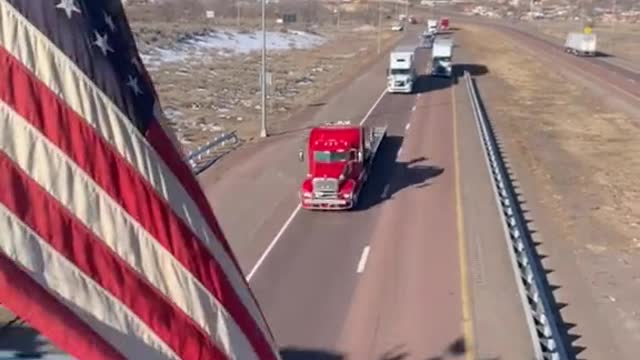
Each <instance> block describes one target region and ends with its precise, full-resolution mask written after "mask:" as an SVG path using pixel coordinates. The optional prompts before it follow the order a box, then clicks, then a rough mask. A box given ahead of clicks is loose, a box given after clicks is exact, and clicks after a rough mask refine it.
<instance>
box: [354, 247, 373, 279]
mask: <svg viewBox="0 0 640 360" xmlns="http://www.w3.org/2000/svg"><path fill="white" fill-rule="evenodd" d="M370 250H371V248H370V247H369V245H367V246H365V247H364V249H363V250H362V255H361V256H360V261H359V262H358V269H357V272H358V274H362V273H363V272H364V268H365V266H367V259H368V258H369V251H370Z"/></svg>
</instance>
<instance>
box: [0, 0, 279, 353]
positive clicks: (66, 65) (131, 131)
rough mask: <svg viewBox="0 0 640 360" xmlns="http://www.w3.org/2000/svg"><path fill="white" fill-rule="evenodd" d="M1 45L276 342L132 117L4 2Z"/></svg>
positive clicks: (238, 275)
mask: <svg viewBox="0 0 640 360" xmlns="http://www.w3.org/2000/svg"><path fill="white" fill-rule="evenodd" d="M0 45H2V46H4V47H5V48H6V49H7V50H8V51H9V52H10V53H12V54H13V56H14V57H16V58H17V59H18V60H19V61H20V62H22V63H23V64H24V65H25V66H26V67H27V68H28V69H29V70H30V71H32V72H33V73H34V74H35V75H36V76H37V77H38V78H39V79H40V80H41V81H42V82H43V83H44V84H46V85H47V86H48V87H49V88H50V89H51V90H52V91H53V92H54V93H56V94H58V95H59V96H60V97H62V98H63V99H65V101H66V103H67V104H68V106H69V107H70V108H71V109H73V111H75V112H76V113H78V114H79V115H80V116H81V117H82V118H83V119H85V120H86V121H87V123H88V124H89V125H90V126H91V127H93V128H94V129H95V131H96V132H97V133H98V134H100V135H101V136H102V137H103V138H104V139H106V140H107V142H108V143H109V144H110V145H111V146H112V147H113V148H114V149H116V150H117V151H118V152H119V153H120V154H121V155H122V156H123V157H124V158H125V159H126V160H127V161H128V162H129V163H130V164H131V165H132V166H133V167H134V168H135V169H136V170H137V171H138V172H139V173H140V174H141V175H142V176H143V177H144V178H145V179H146V180H147V181H148V182H149V184H151V186H152V187H153V188H154V189H155V191H156V192H157V193H158V194H159V195H160V196H161V197H162V198H163V199H165V200H166V202H167V204H168V205H169V206H170V207H171V208H172V210H173V212H174V213H175V214H176V215H178V216H179V217H180V218H182V220H183V221H184V222H185V223H186V224H187V225H188V226H189V227H190V228H191V230H192V231H193V232H194V234H196V235H197V236H198V238H199V239H200V240H201V241H202V242H203V243H204V244H205V245H206V246H207V248H208V249H209V250H210V252H211V254H212V255H213V256H214V258H215V259H216V262H217V263H218V264H219V265H220V267H221V268H222V269H223V271H224V273H225V275H226V276H227V279H229V282H230V283H231V285H232V287H233V288H234V290H235V291H236V293H237V294H238V296H239V298H240V300H241V301H242V303H243V305H244V306H245V307H246V308H247V309H248V311H249V313H250V314H251V316H252V317H253V318H254V320H255V321H256V322H257V323H258V325H259V327H260V328H261V329H262V332H263V333H264V334H265V336H266V337H267V338H268V339H270V336H268V334H269V332H268V331H267V326H266V323H265V321H264V319H263V317H262V316H261V314H260V311H259V310H258V307H257V305H256V303H255V302H254V300H253V297H252V296H251V294H250V293H249V290H248V288H247V287H246V285H245V282H244V279H243V278H242V274H241V273H240V271H238V270H237V269H236V267H235V264H234V263H233V261H232V260H231V258H230V257H229V254H227V252H226V250H225V249H224V248H223V247H222V245H221V243H220V242H219V241H217V240H216V238H215V235H214V234H213V232H212V231H211V229H210V228H209V226H208V224H207V223H206V221H205V220H204V218H203V216H202V214H201V212H200V211H199V209H198V207H197V206H196V204H195V203H194V201H193V200H192V199H191V197H190V196H189V195H188V194H187V192H186V191H185V190H184V188H183V187H182V184H181V183H180V182H179V181H178V180H177V178H176V177H175V176H173V175H172V173H171V171H170V170H169V169H168V167H167V166H166V164H165V163H164V161H162V159H161V158H160V156H159V155H158V154H157V153H156V152H155V151H154V150H153V148H151V147H150V146H149V144H148V143H147V142H146V140H145V139H144V138H143V137H142V135H141V134H140V133H139V132H138V131H137V129H135V128H134V127H133V125H132V123H131V122H130V121H129V120H128V119H127V118H126V116H125V115H124V114H123V113H122V112H120V111H119V110H118V108H117V107H116V106H115V105H114V104H113V103H112V102H111V101H110V100H109V98H108V97H107V96H106V95H105V94H104V93H102V92H101V91H100V89H98V88H97V87H96V86H95V85H94V84H93V83H92V82H91V80H90V79H89V78H87V77H86V76H85V75H84V74H83V73H82V71H81V70H80V69H78V68H77V66H76V65H75V64H74V63H73V61H71V60H70V59H68V58H67V57H66V56H65V55H64V53H62V52H61V51H60V50H59V49H57V48H56V47H55V45H54V44H53V43H51V42H50V41H49V40H48V39H47V38H46V37H45V36H44V35H43V34H42V33H40V32H39V31H38V29H36V28H35V27H33V25H31V24H30V23H29V22H28V21H27V20H26V19H24V17H23V16H22V15H21V14H20V13H18V12H17V11H16V10H15V9H14V8H13V7H11V6H10V5H8V4H7V3H6V1H4V0H0ZM272 346H273V344H272ZM273 350H274V352H276V350H275V349H273Z"/></svg>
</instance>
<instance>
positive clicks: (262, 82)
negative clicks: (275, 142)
mask: <svg viewBox="0 0 640 360" xmlns="http://www.w3.org/2000/svg"><path fill="white" fill-rule="evenodd" d="M266 18H267V15H266V0H262V69H261V71H260V74H261V76H260V89H261V90H260V91H261V95H262V107H261V110H262V126H261V129H260V137H267V24H266V23H267V19H266Z"/></svg>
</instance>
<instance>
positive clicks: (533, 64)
mask: <svg viewBox="0 0 640 360" xmlns="http://www.w3.org/2000/svg"><path fill="white" fill-rule="evenodd" d="M462 33H463V34H464V36H463V47H466V48H468V49H469V50H470V51H471V52H472V53H473V56H474V59H476V60H478V61H479V62H480V63H483V64H486V65H487V66H488V67H489V69H490V71H491V74H492V75H493V76H496V77H498V78H499V79H500V80H501V81H502V82H503V83H504V85H505V86H506V88H505V89H504V94H508V96H504V95H503V96H500V97H497V98H496V99H491V104H492V105H494V112H495V114H492V115H493V117H494V118H495V119H497V121H498V124H499V127H500V128H501V129H503V130H504V131H503V133H504V134H508V137H503V140H505V141H506V142H508V143H510V144H511V145H512V146H513V148H514V149H517V150H518V151H517V152H518V154H517V158H518V160H521V161H526V165H525V166H523V168H526V169H528V170H529V171H530V172H531V173H532V174H533V175H534V176H535V177H536V179H537V181H539V183H540V184H542V188H544V189H545V190H544V191H545V193H544V194H537V195H538V196H537V197H539V198H540V199H544V201H545V202H547V203H549V204H551V205H552V207H553V208H555V210H556V212H557V214H554V216H558V219H562V223H563V224H564V225H565V230H566V231H567V235H568V236H569V237H570V238H571V239H573V240H574V241H578V242H579V241H580V240H579V238H578V236H579V234H580V233H581V232H583V231H584V230H585V229H584V228H583V229H580V228H579V227H580V226H582V225H581V224H585V223H591V224H594V223H596V222H599V223H602V224H605V226H608V227H610V228H611V229H612V230H613V232H612V233H611V234H610V237H609V238H607V239H602V240H603V241H604V242H605V244H598V245H606V246H611V247H614V248H615V247H617V248H622V249H636V250H640V249H639V248H638V247H640V242H638V239H639V238H640V156H638V154H640V141H638V139H639V138H640V128H639V127H638V123H637V122H636V121H634V119H632V118H631V117H629V116H628V115H626V114H624V113H621V112H617V111H615V110H611V109H609V108H608V107H607V106H605V105H604V103H603V101H602V100H601V99H598V98H596V97H595V96H594V95H592V94H591V93H590V92H589V91H588V90H587V89H584V88H583V87H581V86H578V85H575V84H573V83H572V82H571V81H570V80H568V79H567V78H564V77H563V76H562V75H560V74H557V73H554V72H549V71H548V70H547V68H546V67H545V66H544V65H543V64H542V63H540V62H538V61H536V59H535V58H534V57H533V56H530V55H528V54H527V53H523V51H521V50H519V49H518V48H517V47H516V46H515V45H514V44H513V43H512V42H510V41H509V40H508V39H507V38H505V37H504V35H501V34H499V33H497V32H495V31H491V30H487V29H484V28H475V27H474V28H471V27H466V28H465V31H463V32H462ZM482 39H494V40H495V41H490V42H489V41H482ZM477 44H482V45H481V46H479V45H477ZM511 155H516V154H510V156H511ZM520 175H521V176H530V174H520ZM616 233H617V234H620V235H621V236H618V235H615V234H616ZM584 245H589V244H584Z"/></svg>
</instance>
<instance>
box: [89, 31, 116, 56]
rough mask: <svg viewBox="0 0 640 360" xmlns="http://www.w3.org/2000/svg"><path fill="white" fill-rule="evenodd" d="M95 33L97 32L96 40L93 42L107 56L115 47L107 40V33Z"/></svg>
mask: <svg viewBox="0 0 640 360" xmlns="http://www.w3.org/2000/svg"><path fill="white" fill-rule="evenodd" d="M95 34H96V41H94V42H93V44H94V45H95V46H97V47H99V48H100V50H102V54H103V55H105V56H106V55H107V52H108V51H111V52H113V49H112V48H111V47H110V46H109V43H108V42H107V34H104V35H103V36H100V33H99V32H97V31H96V32H95Z"/></svg>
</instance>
